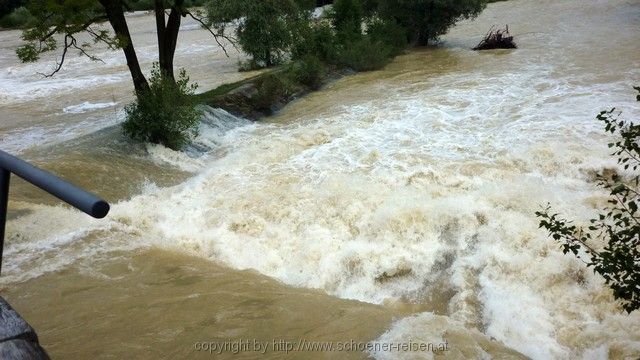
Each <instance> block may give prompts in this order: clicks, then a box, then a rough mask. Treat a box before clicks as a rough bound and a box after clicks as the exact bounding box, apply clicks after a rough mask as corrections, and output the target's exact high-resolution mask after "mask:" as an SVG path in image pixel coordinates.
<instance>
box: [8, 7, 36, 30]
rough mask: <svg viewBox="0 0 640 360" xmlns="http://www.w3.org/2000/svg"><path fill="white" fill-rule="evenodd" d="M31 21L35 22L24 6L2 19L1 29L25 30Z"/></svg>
mask: <svg viewBox="0 0 640 360" xmlns="http://www.w3.org/2000/svg"><path fill="white" fill-rule="evenodd" d="M31 21H33V16H32V15H31V13H30V12H29V10H28V9H27V8H26V7H24V6H22V7H19V8H17V9H15V10H13V12H11V13H10V14H9V15H7V16H5V17H3V18H2V19H0V27H3V28H8V29H17V28H23V27H25V26H27V24H29V22H31Z"/></svg>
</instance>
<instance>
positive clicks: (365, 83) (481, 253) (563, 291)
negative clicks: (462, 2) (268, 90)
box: [0, 0, 640, 359]
mask: <svg viewBox="0 0 640 360" xmlns="http://www.w3.org/2000/svg"><path fill="white" fill-rule="evenodd" d="M129 21H130V23H131V27H132V34H133V40H134V43H135V45H136V48H137V49H138V55H139V56H140V58H141V62H142V63H143V66H144V67H145V69H146V70H147V71H148V70H149V69H150V67H151V63H152V62H153V61H154V60H155V54H156V47H155V41H156V38H155V33H154V18H153V15H152V14H145V13H138V14H133V15H130V16H129ZM494 24H497V25H504V24H509V28H510V31H511V33H512V35H514V36H515V37H516V42H517V43H518V45H519V48H518V49H517V50H495V51H486V52H474V51H471V50H470V49H471V48H472V47H473V46H475V45H476V44H477V43H478V41H479V40H480V38H481V37H482V36H483V35H484V34H485V33H486V32H487V30H488V29H489V28H490V27H491V26H492V25H494ZM19 36H20V33H19V32H17V31H3V32H0V106H1V108H0V148H1V149H3V150H5V151H9V152H11V153H14V154H18V155H19V156H21V157H24V158H26V159H28V160H29V161H32V162H34V163H36V164H37V165H39V166H42V167H44V168H46V169H49V170H51V171H54V172H56V173H57V174H60V175H61V176H62V177H64V178H66V179H69V180H71V181H73V182H75V183H77V184H78V185H81V186H83V187H85V188H87V189H89V190H91V191H94V192H97V193H99V194H100V195H102V196H103V197H105V198H106V199H107V200H109V201H110V202H111V203H112V210H111V213H110V214H109V216H108V217H107V218H106V219H103V220H92V219H90V218H88V217H87V216H86V215H84V214H82V213H79V212H77V211H75V210H72V209H70V208H68V207H66V206H64V205H61V204H59V203H58V202H57V200H55V199H53V198H51V197H49V196H47V195H46V194H44V193H42V192H41V191H39V190H34V189H33V188H32V187H30V186H27V185H26V184H24V183H23V182H21V181H19V180H17V179H16V180H14V181H13V183H12V194H11V202H10V204H9V207H10V215H9V222H8V224H7V240H6V244H5V251H4V256H3V264H2V277H1V278H0V291H1V294H2V296H4V297H5V298H7V300H8V301H9V302H11V304H12V305H13V306H14V307H15V308H16V309H17V310H19V311H20V312H21V313H22V314H23V315H24V317H25V318H26V319H27V320H28V321H29V322H30V323H31V324H32V325H33V326H34V327H35V328H36V329H37V330H38V333H39V335H40V341H41V343H42V344H43V346H44V347H45V348H46V349H47V351H48V352H49V353H50V354H51V355H52V357H53V358H59V359H85V358H103V359H113V358H143V359H158V358H166V359H173V358H185V357H199V358H213V357H214V356H215V357H216V358H230V359H231V358H233V359H236V358H239V359H253V358H256V357H258V356H259V354H258V352H256V351H253V350H251V349H248V348H243V349H241V350H242V351H235V350H234V348H233V347H232V346H231V345H233V344H236V346H239V344H246V342H251V344H255V343H258V342H259V343H261V344H265V343H266V344H270V345H269V348H268V349H267V351H264V355H260V356H264V357H265V358H272V359H276V358H281V357H283V356H289V357H292V358H300V359H328V358H331V359H333V358H336V359H350V358H353V359H361V358H367V357H374V358H376V359H416V358H432V357H435V358H442V357H444V358H452V359H476V358H497V359H519V358H533V359H578V358H579V359H607V358H610V359H636V358H638V357H640V313H634V314H631V315H627V314H626V313H624V312H622V310H621V308H620V307H619V306H618V305H616V303H615V302H614V300H613V297H612V294H611V292H610V290H608V288H607V287H606V286H605V285H604V283H603V280H602V279H601V278H600V277H598V276H596V275H594V274H593V272H592V271H591V270H587V269H586V268H585V266H584V264H583V263H582V262H580V260H577V259H575V258H574V257H571V256H564V255H563V254H562V252H561V251H560V249H559V246H558V244H557V243H555V242H554V241H553V240H551V239H548V238H547V236H546V234H545V232H544V231H542V230H540V229H538V221H537V219H536V218H535V215H534V212H535V211H537V210H539V209H540V207H541V206H544V205H545V204H547V203H551V204H553V206H554V208H555V209H556V210H557V211H560V212H562V213H565V214H567V215H568V216H570V217H572V218H575V219H576V220H577V222H578V223H580V224H584V223H586V222H587V221H588V219H589V218H590V217H592V216H594V214H596V212H597V209H598V208H599V207H601V206H602V205H603V204H604V203H605V202H606V193H604V192H602V191H600V190H598V189H597V188H596V187H595V184H594V181H593V179H594V174H595V173H596V172H597V171H601V170H602V169H604V168H608V167H613V166H615V161H614V160H613V159H612V158H611V157H610V156H609V151H610V150H609V149H608V148H607V146H606V144H607V142H608V141H609V140H610V139H609V138H608V137H607V136H606V135H605V134H604V132H603V130H602V126H601V124H600V123H598V122H597V121H596V120H595V114H597V113H598V112H599V111H600V110H602V109H607V108H611V107H613V106H616V107H618V108H620V109H621V110H623V111H624V116H625V117H627V118H629V119H631V118H636V119H637V118H638V116H639V115H640V107H639V106H638V104H637V103H636V102H635V94H634V92H633V89H632V86H634V85H635V86H638V85H640V56H639V55H640V1H637V0H553V1H552V0H512V1H505V2H498V3H492V4H490V5H489V6H488V8H487V9H486V11H484V12H483V13H482V14H481V15H480V16H479V17H478V18H477V19H475V20H469V21H463V22H461V23H459V24H458V25H457V26H456V27H454V28H453V29H452V30H451V31H450V32H449V34H447V35H446V36H444V37H443V38H442V43H441V44H440V46H439V47H429V48H421V49H414V50H411V51H410V52H408V53H406V54H404V55H402V56H399V57H398V58H396V59H395V60H394V61H393V62H392V63H391V64H389V65H388V66H387V67H385V68H384V69H383V70H380V71H374V72H369V73H360V74H356V75H353V76H348V77H344V78H342V79H340V80H337V81H335V82H332V83H331V84H329V85H327V86H325V87H324V88H323V89H321V90H320V91H318V92H315V93H312V94H310V95H308V96H306V97H304V98H302V99H299V100H296V101H295V102H293V103H291V104H290V105H288V106H287V107H286V108H285V109H284V110H282V111H281V112H280V113H278V114H277V115H276V116H274V117H271V118H268V119H265V120H263V121H261V122H251V121H249V120H246V119H242V118H238V117H235V116H232V115H230V114H228V113H226V112H224V111H223V110H220V109H213V108H203V121H202V124H201V125H200V132H199V135H198V137H197V138H196V139H195V141H194V143H195V146H191V147H189V148H188V149H186V151H184V152H175V151H171V150H169V149H166V148H164V147H161V146H151V145H141V144H136V143H132V142H131V141H129V140H127V139H126V138H125V137H124V136H123V135H122V134H121V132H120V130H119V127H118V124H119V123H120V122H122V121H123V118H124V111H123V107H124V106H125V105H126V104H127V103H128V102H130V101H131V100H132V98H133V92H132V86H131V80H130V76H129V74H128V72H127V70H126V64H125V60H124V56H122V54H121V53H120V52H111V51H108V50H106V49H102V48H99V47H98V48H96V49H94V51H95V52H96V53H97V54H98V55H99V57H100V58H101V59H102V60H103V62H91V61H89V60H87V59H85V58H82V57H72V58H70V59H69V63H68V64H67V65H66V67H65V68H64V70H63V71H61V72H60V73H59V74H57V75H56V76H55V77H53V78H47V79H45V78H42V76H40V75H38V74H37V73H38V72H46V71H48V70H50V69H51V68H52V67H53V66H54V64H55V59H56V57H55V54H51V55H50V56H47V57H45V58H44V59H42V60H41V61H40V62H38V63H32V64H21V63H19V62H18V60H17V59H16V57H15V54H14V50H15V48H16V47H17V46H19V44H20V38H19ZM241 59H243V56H242V55H239V54H238V53H237V52H234V51H233V50H231V49H230V56H229V57H226V56H225V55H224V53H223V52H222V50H220V49H219V48H218V47H217V46H216V44H215V42H213V41H212V39H211V38H210V37H209V36H208V34H207V32H206V31H203V30H202V29H200V28H199V27H198V25H197V24H196V23H193V22H190V21H185V23H184V25H183V29H182V31H181V33H180V39H179V48H178V50H177V57H176V61H175V63H176V64H177V65H178V66H181V67H184V68H186V69H187V71H188V72H189V74H190V75H191V78H192V80H194V81H196V82H198V83H199V84H200V91H204V90H208V89H211V88H213V87H215V86H217V85H220V84H222V83H226V82H232V81H237V80H240V79H243V78H245V77H248V76H252V75H254V73H239V72H237V67H238V61H239V60H241ZM301 342H302V343H303V344H304V343H306V342H309V343H315V342H332V343H330V344H333V345H336V344H338V343H353V344H361V345H362V344H364V345H366V344H389V343H409V342H412V343H425V344H427V343H429V344H435V345H438V344H443V343H445V342H446V345H447V349H446V350H442V349H441V350H437V351H435V352H431V351H427V352H424V351H423V352H412V351H396V350H393V349H391V350H390V349H386V350H384V349H374V350H371V351H368V352H363V351H319V350H317V351H290V349H289V348H288V346H289V345H288V344H290V343H291V344H296V346H299V344H300V343H301ZM224 344H227V345H224ZM342 345H344V344H342ZM223 346H227V347H226V348H222V347H223ZM252 346H253V345H252ZM212 347H215V348H212ZM236 350H239V349H237V348H236ZM298 350H299V349H298ZM307 350H308V349H307ZM356 350H357V349H356ZM361 350H362V349H361Z"/></svg>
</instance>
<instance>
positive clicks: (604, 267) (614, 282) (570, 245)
mask: <svg viewBox="0 0 640 360" xmlns="http://www.w3.org/2000/svg"><path fill="white" fill-rule="evenodd" d="M634 89H635V90H636V91H638V95H637V97H636V100H637V101H640V87H634ZM596 119H598V120H599V121H602V122H603V123H604V125H605V131H606V132H608V133H611V134H613V135H615V136H617V138H618V140H617V141H615V142H612V143H610V144H608V145H609V148H613V149H614V151H613V153H612V154H611V155H612V156H615V157H616V158H617V163H618V165H619V166H620V168H621V170H622V175H620V174H617V173H614V174H612V175H609V176H605V175H604V174H598V176H597V185H598V186H599V187H601V188H603V189H605V190H607V191H608V192H609V200H608V201H607V204H608V205H607V206H606V207H605V208H604V209H602V211H601V213H600V214H599V215H598V217H597V218H594V219H591V220H590V223H591V225H590V226H589V227H588V229H587V230H585V229H583V228H581V227H577V226H576V225H573V224H572V222H571V221H568V220H566V219H563V218H561V217H559V214H557V213H552V211H551V207H550V206H549V205H547V207H546V208H544V209H543V210H542V211H538V212H536V216H538V217H539V218H540V227H541V228H545V229H546V230H547V231H548V232H549V235H550V236H551V237H552V238H553V239H554V240H556V241H558V242H560V243H561V247H562V251H563V253H565V254H567V253H569V252H571V253H572V254H573V255H574V256H576V257H578V258H581V259H582V255H581V254H582V253H583V252H584V253H586V254H587V257H588V260H587V261H585V262H586V264H587V266H588V267H593V270H594V272H596V273H598V274H600V275H601V276H602V277H603V278H604V280H605V282H606V284H607V285H608V286H609V287H610V288H611V289H612V290H613V295H614V297H615V298H616V299H617V300H619V301H620V302H621V305H622V308H623V309H624V310H625V311H627V312H629V313H630V312H632V311H634V310H637V309H639V308H640V213H639V212H638V205H639V204H640V187H639V183H640V174H638V168H639V167H640V125H638V124H635V123H633V122H632V121H625V120H621V119H620V112H617V111H616V109H615V108H613V109H611V110H606V111H602V112H600V113H599V114H598V115H597V117H596ZM629 173H631V175H630V174H629ZM633 174H635V175H633ZM596 245H599V246H596ZM596 248H601V249H599V250H597V249H596ZM583 261H584V260H583Z"/></svg>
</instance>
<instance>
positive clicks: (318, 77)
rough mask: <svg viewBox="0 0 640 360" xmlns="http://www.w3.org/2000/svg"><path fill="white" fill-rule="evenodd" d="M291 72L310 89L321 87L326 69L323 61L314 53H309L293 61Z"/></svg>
mask: <svg viewBox="0 0 640 360" xmlns="http://www.w3.org/2000/svg"><path fill="white" fill-rule="evenodd" d="M289 72H290V74H291V76H292V77H293V79H294V81H296V82H298V83H300V84H303V85H305V86H307V87H309V88H310V89H314V90H315V89H319V88H320V86H321V85H322V80H323V79H324V74H325V69H324V65H323V64H322V62H321V61H320V60H319V59H318V58H317V57H315V56H313V55H307V56H305V57H303V58H301V59H299V60H296V61H294V62H292V63H291V65H290V69H289Z"/></svg>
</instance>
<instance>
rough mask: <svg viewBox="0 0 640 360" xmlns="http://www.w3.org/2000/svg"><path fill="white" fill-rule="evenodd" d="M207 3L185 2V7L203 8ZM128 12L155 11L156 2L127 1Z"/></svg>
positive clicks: (203, 0)
mask: <svg viewBox="0 0 640 360" xmlns="http://www.w3.org/2000/svg"><path fill="white" fill-rule="evenodd" d="M205 3H206V0H186V1H185V2H184V6H185V7H188V8H189V7H194V6H203V5H204V4H205ZM170 5H171V4H167V8H169V7H170ZM127 8H128V9H127V10H130V11H142V10H153V9H155V1H154V0H129V1H127Z"/></svg>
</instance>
